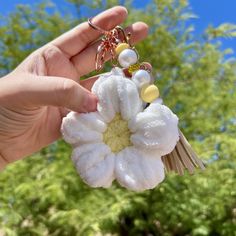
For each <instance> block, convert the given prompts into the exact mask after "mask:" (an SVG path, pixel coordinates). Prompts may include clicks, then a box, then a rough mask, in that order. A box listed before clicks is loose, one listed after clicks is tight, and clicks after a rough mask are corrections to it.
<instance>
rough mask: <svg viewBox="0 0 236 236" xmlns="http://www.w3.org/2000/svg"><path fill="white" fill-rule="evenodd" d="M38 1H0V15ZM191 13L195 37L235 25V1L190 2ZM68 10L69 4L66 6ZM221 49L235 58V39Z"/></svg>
mask: <svg viewBox="0 0 236 236" xmlns="http://www.w3.org/2000/svg"><path fill="white" fill-rule="evenodd" d="M53 1H54V2H55V3H56V4H57V5H58V6H59V7H60V8H61V9H63V8H65V2H64V0H53ZM32 2H33V3H37V2H40V0H34V1H32V0H0V14H4V15H6V14H7V13H9V12H11V11H13V10H14V7H15V5H16V4H32ZM147 2H148V1H144V0H134V6H135V7H142V6H143V5H145V3H147ZM190 5H191V7H192V10H193V12H194V13H195V14H196V15H198V17H199V18H197V19H194V20H192V21H191V22H190V23H192V24H194V26H195V35H196V37H197V35H199V34H200V33H201V32H203V30H204V29H205V28H206V27H207V26H208V25H209V24H211V25H213V26H218V25H219V24H221V23H223V22H230V23H236V14H235V11H236V0H224V1H222V0H190ZM66 7H67V8H70V4H67V5H66ZM221 41H222V49H224V48H228V47H231V48H233V49H234V51H235V53H234V55H235V56H236V39H227V40H225V39H222V40H221Z"/></svg>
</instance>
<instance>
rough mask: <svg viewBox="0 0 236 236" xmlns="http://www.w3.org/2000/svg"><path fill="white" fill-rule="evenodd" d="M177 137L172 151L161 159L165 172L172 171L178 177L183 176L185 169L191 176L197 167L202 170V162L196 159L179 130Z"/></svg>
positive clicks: (203, 167)
mask: <svg viewBox="0 0 236 236" xmlns="http://www.w3.org/2000/svg"><path fill="white" fill-rule="evenodd" d="M179 137H180V138H179V141H178V143H177V144H176V146H175V148H174V150H173V151H172V152H171V153H169V154H167V155H165V156H163V157H162V161H163V163H164V165H165V168H166V171H167V172H170V171H174V172H176V173H177V174H179V175H183V174H184V170H185V169H187V170H188V172H189V173H190V174H193V173H194V170H195V169H196V168H198V167H199V168H200V169H202V170H204V169H205V166H204V164H203V162H202V161H201V160H200V159H199V158H198V157H197V155H196V153H195V152H194V151H193V149H192V147H191V146H190V144H189V142H188V141H187V139H186V138H185V137H184V135H183V133H182V132H181V131H180V130H179Z"/></svg>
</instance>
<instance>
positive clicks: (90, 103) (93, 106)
mask: <svg viewBox="0 0 236 236" xmlns="http://www.w3.org/2000/svg"><path fill="white" fill-rule="evenodd" d="M97 103H98V98H97V96H96V95H94V94H92V93H89V94H88V96H86V98H85V101H84V105H83V107H84V110H85V111H87V112H91V111H96V110H97Z"/></svg>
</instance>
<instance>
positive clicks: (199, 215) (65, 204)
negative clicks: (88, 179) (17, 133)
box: [0, 0, 236, 236]
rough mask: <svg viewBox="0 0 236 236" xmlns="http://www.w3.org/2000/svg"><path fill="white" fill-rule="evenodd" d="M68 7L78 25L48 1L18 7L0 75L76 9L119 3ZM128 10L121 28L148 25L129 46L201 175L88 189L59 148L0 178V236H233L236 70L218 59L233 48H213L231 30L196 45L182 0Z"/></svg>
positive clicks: (4, 33)
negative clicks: (144, 64) (147, 68)
mask: <svg viewBox="0 0 236 236" xmlns="http://www.w3.org/2000/svg"><path fill="white" fill-rule="evenodd" d="M71 2H73V4H74V6H75V7H76V9H77V12H78V15H77V16H78V19H76V17H75V16H70V15H69V14H68V15H62V14H61V13H60V12H59V11H58V10H57V8H56V6H54V5H52V4H49V5H48V4H40V5H37V6H34V7H30V6H23V5H20V6H18V7H17V9H16V10H15V11H14V12H13V13H11V14H10V15H9V17H8V18H7V20H4V23H3V24H2V25H1V27H0V36H1V37H0V45H1V47H0V55H1V56H0V73H1V74H2V75H3V74H5V73H7V72H9V71H11V70H12V69H13V68H14V67H15V66H16V65H17V64H18V63H19V62H20V61H22V59H23V58H25V57H26V56H27V55H28V54H29V53H30V52H31V51H33V50H34V49H35V48H38V47H39V46H41V45H43V44H44V43H46V42H48V41H49V40H51V39H52V38H54V37H56V36H58V35H59V34H61V33H62V32H64V31H66V30H67V29H69V28H71V27H72V26H74V25H75V24H77V23H78V22H80V21H82V20H83V16H82V13H81V6H82V5H83V6H86V7H87V9H88V11H91V13H93V12H94V9H100V10H102V9H105V8H107V7H109V6H112V5H115V4H118V3H122V1H118V0H115V1H102V0H99V1H72V0H71ZM123 2H126V1H123ZM126 4H127V7H128V9H129V18H128V19H127V25H128V24H130V23H132V22H134V21H136V20H138V21H139V20H143V21H145V22H146V23H148V24H149V25H150V36H149V37H148V38H147V39H146V40H145V41H144V42H142V43H140V44H139V45H138V46H137V49H138V51H139V53H140V56H141V58H142V59H143V60H145V61H149V62H151V63H152V65H153V68H154V76H155V77H156V78H157V85H158V87H159V88H160V91H161V94H162V97H163V98H164V100H165V103H166V104H167V105H168V106H170V107H171V108H172V109H173V110H174V111H175V112H176V113H177V114H178V116H179V117H180V127H181V129H182V130H183V131H184V133H185V134H186V136H187V137H188V138H189V140H190V141H191V143H192V145H193V146H194V148H195V149H196V151H197V153H198V154H199V156H200V157H201V158H202V159H204V161H205V163H206V165H207V169H206V171H204V172H197V173H196V174H195V175H194V176H190V175H189V174H186V175H185V176H184V177H179V176H176V175H174V174H169V175H168V177H167V179H166V181H165V182H164V183H162V184H161V185H160V186H159V187H158V188H156V189H154V190H150V191H146V192H143V193H134V192H131V191H127V190H124V189H122V188H121V187H119V186H117V185H116V184H113V186H112V188H110V189H108V190H105V189H91V188H89V187H88V186H86V185H85V184H83V183H82V181H81V180H80V178H79V177H78V176H77V174H76V172H75V170H74V167H73V166H72V163H71V161H70V160H69V156H70V151H71V150H70V147H68V146H67V145H66V144H65V143H64V142H63V141H59V142H57V143H54V144H52V145H51V146H50V147H48V148H45V149H44V150H42V151H41V152H40V153H37V154H35V155H34V156H32V157H30V158H27V159H26V160H24V161H20V162H18V163H15V164H13V165H10V166H9V167H8V168H7V169H6V170H5V171H4V172H2V173H1V174H0V231H1V232H2V233H3V235H9V236H13V235H60V236H61V235H94V234H95V233H101V234H105V233H112V234H119V235H166V236H167V235H196V236H197V235H235V232H236V200H235V199H236V181H235V180H236V171H235V170H236V159H235V153H236V138H235V137H236V129H235V126H236V119H235V107H236V93H235V83H236V75H235V71H236V70H235V69H236V63H235V59H234V58H230V59H227V60H226V59H225V56H226V55H227V54H230V53H232V52H231V50H226V51H224V52H222V51H221V50H220V49H219V46H220V45H219V42H216V39H217V38H218V37H229V36H230V37H233V36H235V26H234V25H232V24H222V25H220V26H219V27H218V28H213V27H211V26H210V27H209V28H207V29H206V31H205V32H203V35H202V36H201V37H199V38H197V39H196V38H195V37H193V34H192V31H193V30H194V26H192V25H191V26H188V25H189V24H188V23H187V22H188V20H189V19H190V18H192V17H195V16H194V14H192V12H191V11H190V8H189V4H188V1H187V0H153V1H152V2H151V3H150V4H149V5H147V7H146V8H145V9H142V10H140V9H135V8H132V3H131V2H130V1H127V2H126ZM49 7H50V12H52V13H50V14H49V13H48V10H47V9H48V8H49ZM228 56H229V55H228ZM108 67H109V66H107V67H106V70H108ZM0 234H1V233H0Z"/></svg>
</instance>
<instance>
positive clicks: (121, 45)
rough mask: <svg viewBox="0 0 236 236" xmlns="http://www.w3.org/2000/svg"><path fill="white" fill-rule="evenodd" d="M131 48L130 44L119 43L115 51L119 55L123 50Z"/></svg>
mask: <svg viewBox="0 0 236 236" xmlns="http://www.w3.org/2000/svg"><path fill="white" fill-rule="evenodd" d="M127 48H129V44H127V43H119V44H118V45H117V47H116V49H115V51H116V54H117V55H119V54H120V53H121V52H122V51H123V50H125V49H127Z"/></svg>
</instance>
